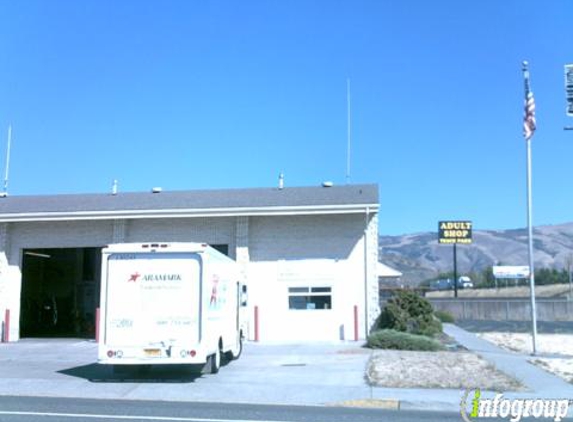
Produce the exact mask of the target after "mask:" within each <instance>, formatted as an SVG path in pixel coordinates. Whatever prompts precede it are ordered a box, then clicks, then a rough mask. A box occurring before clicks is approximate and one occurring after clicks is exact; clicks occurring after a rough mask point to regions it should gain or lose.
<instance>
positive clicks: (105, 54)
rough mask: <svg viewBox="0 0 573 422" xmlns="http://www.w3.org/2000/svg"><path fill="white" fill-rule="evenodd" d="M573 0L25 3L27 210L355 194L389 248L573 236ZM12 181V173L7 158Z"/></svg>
mask: <svg viewBox="0 0 573 422" xmlns="http://www.w3.org/2000/svg"><path fill="white" fill-rule="evenodd" d="M572 18H573V3H572V2H571V1H570V0H551V1H545V2H542V1H533V0H504V1H499V0H482V1H479V2H466V1H464V2H461V1H454V0H437V1H433V2H427V1H423V0H417V1H414V0H400V1H399V0H393V1H389V0H379V1H311V0H304V1H303V0H293V1H271V0H268V1H241V2H238V1H209V2H207V1H185V0H180V1H173V0H162V1H159V0H156V1H147V0H125V1H111V0H82V1H77V0H52V1H43V0H37V1H33V0H22V1H4V2H2V3H1V4H0V19H1V22H0V56H1V57H2V66H0V156H1V157H3V156H4V152H3V151H4V150H5V143H6V141H5V139H6V133H7V127H8V125H9V124H12V127H13V137H12V140H13V144H12V155H11V164H10V186H9V192H10V194H11V195H29V194H55V193H80V192H82V193H83V192H107V191H110V189H111V184H112V181H113V180H114V179H117V180H118V181H119V190H120V191H145V190H149V189H150V188H151V187H153V186H161V187H163V189H165V190H185V189H211V188H244V187H273V186H276V184H277V178H278V174H279V173H280V172H281V171H282V172H284V174H285V185H286V186H287V187H288V186H308V185H319V184H320V183H321V182H322V181H325V180H330V181H333V182H334V183H335V184H344V183H345V174H346V145H347V102H346V81H347V78H350V81H351V108H352V151H351V182H352V183H377V184H378V185H379V187H380V203H381V208H380V233H381V234H388V235H392V234H403V233H413V232H420V231H437V224H438V221H439V220H448V219H462V220H464V219H467V220H472V221H473V222H474V228H475V229H478V230H479V229H505V228H517V227H524V226H525V225H526V208H525V204H526V183H525V181H526V176H525V157H526V152H525V142H524V140H523V136H522V118H523V96H524V92H523V76H522V73H521V62H522V61H523V60H528V61H529V62H530V68H531V83H532V89H533V92H534V94H535V100H536V104H537V121H538V130H537V132H536V134H535V136H534V138H533V141H532V149H533V201H534V207H533V221H534V224H535V225H541V224H558V223H563V222H569V221H573V184H572V183H571V182H572V181H573V174H572V173H573V172H572V166H571V160H572V158H573V132H567V131H564V130H563V127H564V126H566V125H573V120H572V119H571V118H570V117H567V116H566V114H565V106H566V102H565V90H564V73H563V72H564V71H563V66H564V65H565V64H567V63H572V62H573V53H571V49H570V44H571V40H570V34H571V24H570V22H571V19H572ZM0 162H1V163H2V164H1V165H0V168H3V167H4V166H3V158H2V160H1V161H0Z"/></svg>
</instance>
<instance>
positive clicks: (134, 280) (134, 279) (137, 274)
mask: <svg viewBox="0 0 573 422" xmlns="http://www.w3.org/2000/svg"><path fill="white" fill-rule="evenodd" d="M140 276H141V274H139V273H138V272H137V271H136V272H134V273H133V274H132V275H131V277H130V278H129V280H127V282H128V283H129V282H130V281H133V282H134V283H135V282H136V281H137V279H138V278H139V277H140Z"/></svg>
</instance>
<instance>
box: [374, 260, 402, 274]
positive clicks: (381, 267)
mask: <svg viewBox="0 0 573 422" xmlns="http://www.w3.org/2000/svg"><path fill="white" fill-rule="evenodd" d="M376 272H377V273H378V277H402V273H401V272H400V271H398V270H395V269H394V268H392V267H389V266H388V265H386V264H383V263H381V262H378V267H377V269H376Z"/></svg>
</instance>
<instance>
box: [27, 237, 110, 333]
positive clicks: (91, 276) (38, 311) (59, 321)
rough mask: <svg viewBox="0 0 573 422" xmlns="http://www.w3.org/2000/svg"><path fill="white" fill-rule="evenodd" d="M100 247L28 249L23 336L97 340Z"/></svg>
mask: <svg viewBox="0 0 573 422" xmlns="http://www.w3.org/2000/svg"><path fill="white" fill-rule="evenodd" d="M100 265H101V249H100V248H69V249H68V248H58V249H55V248H54V249H25V250H24V251H23V257H22V294H21V308H20V336H21V337H84V338H95V313H96V308H97V307H98V306H99V280H100Z"/></svg>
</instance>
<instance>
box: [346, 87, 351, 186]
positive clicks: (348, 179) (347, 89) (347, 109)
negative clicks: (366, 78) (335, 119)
mask: <svg viewBox="0 0 573 422" xmlns="http://www.w3.org/2000/svg"><path fill="white" fill-rule="evenodd" d="M346 113H347V116H346V117H347V123H346V124H347V132H346V136H347V142H346V184H349V183H350V141H351V127H350V78H348V79H346Z"/></svg>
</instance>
